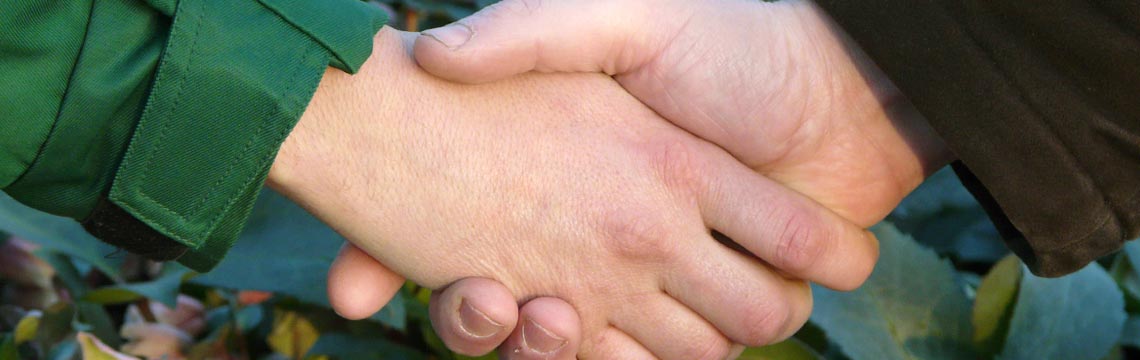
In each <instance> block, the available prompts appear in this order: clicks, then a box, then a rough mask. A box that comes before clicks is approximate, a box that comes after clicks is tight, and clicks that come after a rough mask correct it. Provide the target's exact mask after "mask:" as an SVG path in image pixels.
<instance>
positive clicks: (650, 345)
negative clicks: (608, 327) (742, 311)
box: [612, 293, 733, 359]
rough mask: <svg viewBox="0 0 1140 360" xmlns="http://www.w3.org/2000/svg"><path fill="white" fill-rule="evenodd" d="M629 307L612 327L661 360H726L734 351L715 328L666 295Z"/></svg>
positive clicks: (658, 294)
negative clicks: (627, 335)
mask: <svg viewBox="0 0 1140 360" xmlns="http://www.w3.org/2000/svg"><path fill="white" fill-rule="evenodd" d="M630 305H631V306H629V307H627V308H625V309H623V311H620V312H618V313H616V314H615V315H613V320H612V322H613V326H614V327H616V328H618V329H621V330H622V331H624V332H625V333H626V334H629V335H630V336H632V337H633V338H634V339H636V340H637V341H638V342H639V343H641V344H642V345H643V346H645V348H647V349H648V350H649V351H651V352H653V354H654V355H656V356H657V357H658V358H662V359H726V358H728V356H729V355H730V354H731V353H732V351H733V343H732V342H731V341H729V340H728V339H727V338H725V337H724V335H722V334H721V333H720V331H718V330H717V329H716V328H715V327H713V325H712V324H709V322H708V321H705V319H703V318H701V317H700V316H699V315H697V314H696V313H694V312H693V310H690V309H689V308H688V307H687V306H685V305H684V304H681V303H679V302H677V300H676V299H673V298H672V297H670V296H669V295H667V294H664V293H653V294H648V295H646V297H645V298H644V299H634V300H633V301H630Z"/></svg>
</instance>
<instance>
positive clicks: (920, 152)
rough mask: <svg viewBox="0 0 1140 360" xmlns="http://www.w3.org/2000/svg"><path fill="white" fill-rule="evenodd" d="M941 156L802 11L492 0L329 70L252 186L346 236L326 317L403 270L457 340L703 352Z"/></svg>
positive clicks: (830, 252)
mask: <svg viewBox="0 0 1140 360" xmlns="http://www.w3.org/2000/svg"><path fill="white" fill-rule="evenodd" d="M417 63H418V64H417ZM421 68H422V69H421ZM534 72H540V73H547V74H532V73H534ZM952 158H953V155H952V154H951V152H950V151H949V150H948V149H947V147H946V145H945V144H944V143H943V141H942V140H941V139H940V138H939V137H938V135H937V134H935V132H934V131H933V130H932V129H931V128H930V126H929V125H928V124H927V123H926V121H925V119H924V118H923V117H922V116H921V115H920V114H919V113H918V111H917V110H916V109H915V108H914V107H913V106H912V105H911V104H910V103H909V102H908V101H907V99H906V98H905V97H903V96H902V94H901V93H900V91H899V90H898V89H897V88H896V87H895V86H894V85H893V84H892V83H891V82H890V81H889V80H888V79H887V77H886V76H885V75H884V74H883V73H882V71H880V70H879V69H878V68H876V66H875V65H874V64H873V63H872V62H871V61H870V59H869V58H868V57H867V56H866V55H865V54H863V53H862V52H861V50H860V49H859V48H858V47H857V46H856V45H855V44H854V42H853V41H852V40H851V39H849V38H847V37H846V35H845V34H843V33H842V32H841V31H840V30H839V29H838V28H837V27H836V26H835V25H834V24H833V23H832V22H831V20H829V19H828V18H827V16H826V15H824V13H823V12H822V11H821V10H820V9H819V8H817V7H816V6H815V5H813V4H811V3H810V2H807V1H799V0H792V1H781V2H776V3H765V2H759V1H745V0H712V1H700V2H694V1H684V0H664V1H653V0H629V1H604V0H586V1H569V0H546V1H541V0H506V1H503V2H501V3H499V4H496V5H493V6H491V7H489V8H487V9H484V10H483V11H481V12H479V13H477V14H475V15H472V16H471V17H469V18H467V19H464V20H461V21H460V22H457V23H455V24H451V25H448V26H445V27H443V28H439V29H433V30H429V31H426V32H424V33H422V34H413V33H401V32H398V31H395V30H392V29H384V30H382V31H381V32H380V33H379V35H377V36H376V38H375V51H374V53H373V55H372V57H371V59H370V60H369V61H368V62H367V63H366V64H365V65H364V66H363V67H362V68H361V70H360V72H359V73H358V74H357V75H355V76H348V75H346V74H344V73H341V72H339V71H337V70H329V71H328V73H326V75H325V77H324V79H323V80H322V82H321V84H320V86H319V88H318V90H317V93H316V95H315V96H314V98H313V100H312V102H311V104H310V106H309V108H308V109H307V110H306V112H305V114H304V116H303V117H302V119H301V121H300V122H299V123H298V124H297V127H296V129H295V130H294V131H293V132H292V133H291V134H290V135H289V137H288V138H287V140H286V141H285V144H284V146H283V147H282V148H281V151H280V153H279V156H278V158H277V160H276V162H275V163H274V165H273V168H272V170H271V171H270V176H269V185H270V186H272V187H274V188H275V189H276V190H278V191H279V192H281V193H283V194H285V195H287V196H288V197H290V198H292V199H293V200H294V201H296V202H298V203H299V204H301V205H302V206H304V207H305V208H306V209H308V210H309V211H310V212H312V213H313V214H314V215H316V216H317V217H319V218H320V219H322V220H323V221H325V222H326V223H328V224H330V225H331V226H332V227H333V228H335V229H336V230H337V231H339V232H340V233H341V234H343V235H344V236H345V237H346V238H348V239H349V240H350V242H351V243H352V244H350V245H347V246H346V247H345V248H344V250H343V251H342V253H341V256H340V257H339V258H338V260H337V261H336V263H335V264H334V265H333V267H332V269H331V270H330V273H329V295H330V299H331V300H332V303H333V305H334V308H336V309H337V311H338V312H339V313H340V314H342V315H343V316H345V317H348V318H363V317H367V316H369V315H371V314H372V313H373V312H375V311H377V310H379V309H380V307H382V306H383V305H384V304H385V303H386V302H387V301H388V300H389V299H390V298H391V297H392V296H393V295H394V293H395V292H396V290H397V289H399V287H400V286H401V285H402V284H403V281H404V279H403V277H402V276H406V277H407V278H409V279H411V280H413V281H415V282H417V283H419V284H422V285H424V286H427V287H430V288H433V289H437V291H436V293H435V294H434V296H433V299H432V303H431V315H432V322H433V325H434V327H435V329H436V331H438V332H439V334H440V336H441V338H442V339H443V340H444V341H445V342H446V344H447V345H448V346H449V347H451V348H452V349H453V350H455V351H457V352H459V353H463V354H467V355H480V354H483V353H487V352H489V351H492V350H494V349H496V348H498V349H499V350H500V352H501V353H502V354H504V355H506V357H508V358H520V359H532V358H534V359H538V358H543V359H546V358H557V359H568V358H574V357H575V356H577V357H581V358H587V359H597V358H605V359H641V358H665V359H721V358H728V357H732V356H734V353H736V352H738V351H739V350H740V349H742V346H757V345H764V344H768V343H772V342H776V341H780V340H781V339H784V338H786V337H788V336H791V335H792V334H793V333H795V331H796V330H798V329H799V328H800V327H801V326H802V325H803V324H804V322H806V321H807V318H808V316H809V314H810V312H811V307H812V298H811V293H810V288H809V286H808V283H807V282H808V281H811V282H816V283H819V284H821V285H823V286H826V287H828V288H832V289H838V290H850V289H854V288H856V287H858V286H859V285H860V284H861V283H862V282H863V281H864V280H865V279H866V278H867V277H868V276H869V274H870V272H871V270H872V268H873V267H874V263H875V261H876V259H877V256H878V248H877V241H876V239H875V238H874V236H873V235H872V234H871V233H870V232H868V231H866V230H865V229H866V228H867V227H869V226H870V225H872V224H874V223H876V222H877V221H879V220H881V219H882V218H883V217H885V216H886V214H887V213H888V212H889V211H890V210H891V209H892V208H893V207H894V206H895V205H897V204H898V203H899V202H900V201H901V200H902V198H903V197H904V196H905V195H907V194H908V193H909V192H910V191H912V190H913V189H914V188H915V187H917V186H918V184H919V183H921V182H922V180H923V179H924V178H925V177H926V176H927V175H929V174H930V173H932V172H933V171H934V170H936V169H939V168H941V167H942V166H944V165H946V164H948V163H949V162H950V161H951V160H953V159H952ZM722 235H723V236H722Z"/></svg>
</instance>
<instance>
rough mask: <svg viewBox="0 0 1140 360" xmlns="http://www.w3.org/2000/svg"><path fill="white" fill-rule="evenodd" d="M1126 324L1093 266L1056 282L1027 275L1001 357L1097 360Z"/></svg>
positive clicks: (1116, 293) (1112, 287)
mask: <svg viewBox="0 0 1140 360" xmlns="http://www.w3.org/2000/svg"><path fill="white" fill-rule="evenodd" d="M1124 320H1125V313H1124V296H1123V294H1122V293H1121V292H1120V289H1118V288H1117V287H1116V284H1114V283H1113V282H1112V278H1111V277H1109V276H1108V273H1107V272H1105V271H1104V269H1103V268H1101V267H1100V265H1097V264H1096V263H1093V264H1090V265H1089V266H1086V267H1085V268H1084V269H1082V270H1081V271H1078V272H1076V273H1074V274H1070V275H1068V276H1065V277H1062V278H1058V279H1046V278H1041V277H1037V276H1034V275H1033V274H1029V273H1025V274H1024V275H1023V277H1022V278H1021V289H1020V290H1019V293H1018V296H1017V304H1016V305H1015V307H1014V310H1013V319H1012V320H1010V324H1009V337H1007V338H1006V340H1005V347H1004V349H1003V350H1002V352H1001V355H999V357H1000V358H1004V359H1073V360H1076V359H1099V358H1101V357H1104V356H1105V355H1106V354H1108V351H1109V350H1110V349H1112V346H1113V345H1114V344H1115V343H1116V341H1117V340H1118V339H1120V335H1121V331H1122V330H1123V328H1124Z"/></svg>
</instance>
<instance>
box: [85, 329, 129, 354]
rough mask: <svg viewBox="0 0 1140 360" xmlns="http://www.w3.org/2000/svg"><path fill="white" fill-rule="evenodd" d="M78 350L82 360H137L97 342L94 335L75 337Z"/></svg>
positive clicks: (86, 334)
mask: <svg viewBox="0 0 1140 360" xmlns="http://www.w3.org/2000/svg"><path fill="white" fill-rule="evenodd" d="M75 339H76V341H78V342H79V348H80V349H81V350H82V351H83V360H137V359H138V358H136V357H133V356H128V355H124V354H122V353H120V352H118V351H115V349H112V348H111V347H110V346H107V344H104V343H103V342H102V341H99V339H98V338H96V337H95V336H94V335H91V334H88V333H85V332H80V333H78V334H76V335H75Z"/></svg>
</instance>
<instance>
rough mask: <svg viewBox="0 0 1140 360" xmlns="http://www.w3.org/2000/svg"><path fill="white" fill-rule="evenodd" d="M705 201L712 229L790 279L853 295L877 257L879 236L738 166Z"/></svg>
mask: <svg viewBox="0 0 1140 360" xmlns="http://www.w3.org/2000/svg"><path fill="white" fill-rule="evenodd" d="M715 171H718V174H721V176H718V177H717V178H716V180H714V181H713V183H712V184H711V185H710V186H708V188H707V190H708V191H707V194H705V196H702V200H701V202H702V203H701V212H702V214H703V215H704V217H705V222H706V223H707V224H708V226H709V227H711V228H713V229H716V230H718V231H720V232H721V233H723V234H724V235H726V236H728V237H729V238H731V239H732V240H733V241H735V242H736V243H738V244H740V245H741V246H743V247H744V248H745V249H748V251H749V252H751V253H753V254H755V255H756V256H758V257H760V258H761V259H763V260H764V261H766V262H768V263H769V264H771V265H772V266H773V267H775V268H777V269H780V271H783V272H785V273H787V274H789V275H791V276H792V277H796V278H800V279H804V280H808V281H814V282H817V283H819V284H820V285H823V286H826V287H828V288H832V289H836V290H852V289H855V288H857V287H859V285H862V284H863V282H864V281H866V279H867V277H868V276H870V274H871V270H872V269H873V268H874V266H875V262H876V261H877V260H878V257H879V243H878V240H877V239H875V236H874V235H873V234H871V233H870V232H869V231H866V230H864V229H862V228H860V227H858V226H856V225H855V224H853V223H851V222H849V221H847V220H845V219H843V218H842V217H840V216H839V215H837V214H835V213H833V212H831V211H829V210H827V209H826V208H824V207H823V206H822V205H819V204H818V203H816V202H814V201H812V200H810V199H808V198H807V197H805V196H803V195H802V194H800V193H797V192H795V191H793V190H791V189H789V188H787V187H785V186H782V185H780V184H778V183H776V182H774V181H772V180H771V179H768V178H765V177H763V176H761V175H759V174H757V173H755V172H754V171H752V170H751V169H749V168H747V167H746V166H744V165H742V164H740V163H739V162H737V161H735V160H731V159H729V160H725V161H723V164H722V165H721V166H717V168H716V169H715Z"/></svg>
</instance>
